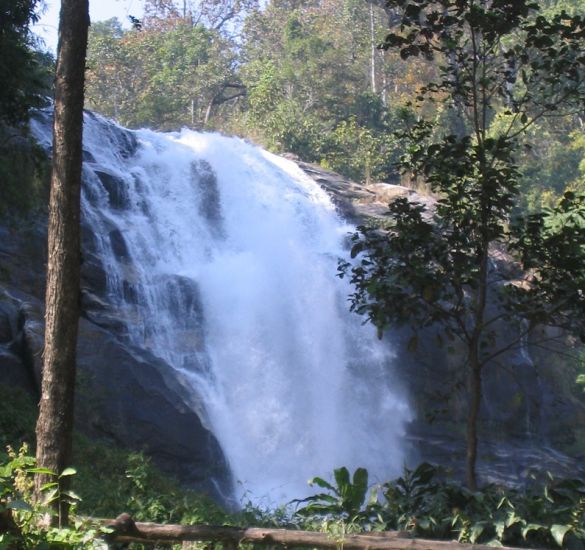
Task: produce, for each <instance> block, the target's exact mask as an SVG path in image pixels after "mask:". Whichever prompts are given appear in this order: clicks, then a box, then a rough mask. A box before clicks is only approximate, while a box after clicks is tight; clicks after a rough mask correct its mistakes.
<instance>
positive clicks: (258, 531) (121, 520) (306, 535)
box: [103, 514, 513, 550]
mask: <svg viewBox="0 0 585 550" xmlns="http://www.w3.org/2000/svg"><path fill="white" fill-rule="evenodd" d="M103 524H104V525H106V526H107V527H110V528H111V529H112V530H113V531H112V533H111V534H110V535H108V537H107V538H108V540H109V541H111V542H122V543H129V542H139V543H147V544H155V543H158V544H181V543H182V542H196V541H200V542H201V541H203V542H221V543H222V544H223V545H224V547H225V548H227V549H230V550H233V549H236V548H237V547H238V545H239V544H241V543H252V544H266V545H272V546H284V547H295V546H296V547H310V548H335V549H343V550H402V549H411V550H493V547H492V546H486V545H483V544H463V543H460V542H456V541H436V540H425V539H417V538H411V537H410V536H409V535H408V534H406V533H403V532H400V531H385V532H381V533H363V534H354V535H349V534H348V535H344V536H343V538H342V539H337V538H335V537H334V536H332V535H331V534H328V533H316V532H313V531H297V530H292V529H268V528H263V527H247V528H240V527H222V526H210V525H162V524H157V523H142V522H134V520H133V519H132V518H131V517H130V516H129V515H128V514H122V515H120V516H118V517H117V518H116V519H115V520H103ZM501 549H503V550H513V549H511V548H509V547H500V550H501Z"/></svg>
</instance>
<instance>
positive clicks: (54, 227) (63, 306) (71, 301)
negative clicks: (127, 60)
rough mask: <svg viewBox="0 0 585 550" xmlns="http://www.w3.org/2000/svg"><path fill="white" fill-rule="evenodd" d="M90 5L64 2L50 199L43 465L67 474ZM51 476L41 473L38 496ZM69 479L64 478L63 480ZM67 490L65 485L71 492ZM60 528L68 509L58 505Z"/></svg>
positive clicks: (40, 440) (40, 442)
mask: <svg viewBox="0 0 585 550" xmlns="http://www.w3.org/2000/svg"><path fill="white" fill-rule="evenodd" d="M88 26H89V6H88V0H63V1H62V2H61V13H60V22H59V45H58V55H57V70H56V77H55V113H54V122H53V165H52V175H51V195H50V201H49V235H48V262H47V289H46V295H45V306H46V311H45V348H44V361H43V379H42V386H41V402H40V412H39V418H38V421H37V427H36V433H37V464H38V466H39V467H42V468H48V469H50V470H52V471H53V472H56V473H60V472H61V471H63V469H64V468H65V467H67V466H68V465H69V463H70V460H71V450H72V432H73V398H74V385H75V352H76V342H77V327H78V320H79V293H80V289H79V285H80V227H79V219H80V189H81V163H82V132H83V98H84V89H83V88H84V76H85V55H86V49H87V33H88ZM49 478H50V476H46V475H38V476H37V479H36V482H35V489H36V496H37V498H42V495H41V494H40V493H41V491H40V488H41V486H42V485H43V484H44V483H46V482H47V481H48V480H49ZM68 479H69V478H68V477H66V478H63V482H64V483H65V482H66V480H68ZM65 488H66V487H63V486H62V487H61V489H62V490H64V489H65ZM55 508H56V511H57V512H58V516H57V521H56V523H57V522H58V523H60V524H66V523H67V515H68V507H67V505H66V503H64V502H63V501H60V502H56V503H55Z"/></svg>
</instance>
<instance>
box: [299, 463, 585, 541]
mask: <svg viewBox="0 0 585 550" xmlns="http://www.w3.org/2000/svg"><path fill="white" fill-rule="evenodd" d="M358 471H359V472H360V478H361V479H360V480H359V482H358V483H357V484H356V480H355V475H354V482H353V484H352V483H351V482H350V481H349V474H348V472H347V470H346V469H345V468H340V469H338V470H336V471H335V472H336V474H335V477H336V479H337V486H333V485H331V484H329V483H327V482H326V481H323V480H322V479H321V478H315V480H319V481H318V482H317V483H316V484H318V485H319V486H320V487H322V488H325V489H327V491H328V493H321V494H317V495H313V496H311V497H308V498H307V499H304V500H303V501H298V502H309V504H308V505H307V506H306V507H304V508H301V510H299V511H298V512H297V515H301V516H302V517H303V518H305V520H306V521H308V523H305V524H303V527H305V528H306V527H307V526H308V527H314V526H315V525H317V526H320V527H321V528H325V529H326V530H328V531H329V532H332V534H333V535H335V536H339V537H340V542H342V539H343V535H344V534H347V533H349V532H359V531H363V530H386V529H398V530H401V531H405V532H407V533H409V534H411V535H412V536H416V537H424V538H432V539H447V540H452V539H454V538H455V539H457V540H459V541H460V542H467V543H471V544H476V543H478V544H489V545H492V546H499V545H512V546H520V547H532V548H534V547H546V548H554V547H562V548H583V547H584V546H585V529H584V528H583V525H584V524H585V523H584V522H585V484H584V483H583V481H582V480H572V479H555V478H553V477H552V476H550V475H548V476H547V477H546V479H545V480H544V482H537V481H536V480H535V481H534V483H533V484H532V485H531V486H529V487H527V488H526V489H525V490H516V489H506V488H503V487H497V486H495V485H489V486H487V487H485V488H484V489H482V490H481V491H475V492H474V491H470V490H469V489H467V488H466V487H464V486H462V485H461V484H459V483H457V482H455V481H453V480H450V479H448V478H447V477H446V476H445V475H444V473H443V472H442V471H441V470H440V469H438V468H437V467H435V466H433V465H431V464H428V463H423V464H420V465H419V466H418V467H417V468H415V469H414V470H409V469H405V471H404V474H403V475H402V476H401V477H399V478H397V479H395V480H392V481H389V482H386V483H384V484H382V485H381V486H379V487H374V490H373V491H372V492H371V496H370V499H369V501H368V503H367V506H366V507H365V508H364V498H365V494H366V491H365V490H364V488H363V481H364V480H366V481H365V482H366V484H367V472H366V471H365V470H363V469H361V468H360V469H358V470H356V473H357V472H358ZM315 480H313V481H315ZM358 486H359V489H358ZM342 488H345V491H349V492H352V491H355V493H354V494H355V496H356V497H357V498H356V500H355V501H354V502H353V503H352V504H351V505H349V506H347V505H346V506H343V505H342V504H341V501H342V499H341V498H340V497H341V489H342ZM378 495H380V497H381V498H379V496H378ZM358 501H360V502H359V504H358ZM368 509H369V510H370V511H371V513H370V514H369V515H367V514H366V513H365V512H366V511H367V510H368ZM348 510H351V512H349V511H348ZM316 517H317V518H323V517H326V518H327V521H326V522H321V523H316V522H315V521H314V520H315V518H316Z"/></svg>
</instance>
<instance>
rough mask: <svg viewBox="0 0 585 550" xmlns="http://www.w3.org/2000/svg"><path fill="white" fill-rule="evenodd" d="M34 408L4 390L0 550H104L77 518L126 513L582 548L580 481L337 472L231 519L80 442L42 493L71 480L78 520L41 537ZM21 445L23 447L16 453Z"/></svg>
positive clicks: (133, 462)
mask: <svg viewBox="0 0 585 550" xmlns="http://www.w3.org/2000/svg"><path fill="white" fill-rule="evenodd" d="M35 409H36V407H35V404H34V402H33V401H32V399H31V398H30V397H29V396H28V395H27V394H25V393H24V392H20V391H18V390H15V389H14V388H10V389H8V388H6V387H3V386H1V385H0V444H1V445H2V449H6V448H7V447H6V446H7V445H9V446H10V447H9V450H8V452H4V453H3V452H2V451H1V450H0V549H3V548H95V547H104V546H103V543H102V542H100V541H101V537H102V536H103V532H102V530H100V528H99V527H96V525H92V524H91V523H88V522H87V521H82V520H80V519H79V518H81V517H84V516H91V517H108V518H113V517H116V516H117V515H118V514H120V513H122V512H128V513H129V514H130V515H131V516H132V517H133V518H134V519H135V520H137V521H153V522H158V523H181V524H185V525H187V524H196V523H204V524H208V525H238V526H259V527H280V528H282V527H286V528H289V529H307V530H316V531H322V532H326V533H328V534H329V535H330V536H331V537H333V538H334V539H335V540H339V541H340V544H342V543H343V539H344V538H345V537H346V536H348V535H350V534H352V533H359V532H364V531H384V530H389V529H397V530H401V531H405V532H407V533H408V534H410V535H411V536H413V537H422V538H433V539H450V540H451V539H457V540H459V541H460V542H468V543H485V544H491V545H494V546H498V545H503V544H504V545H509V546H519V547H531V548H554V547H557V548H561V547H562V548H568V549H571V550H578V549H581V550H584V549H585V482H584V481H583V480H571V479H555V478H553V477H552V476H549V477H548V478H547V480H546V481H545V482H544V483H543V482H542V481H538V482H537V481H536V480H535V481H534V484H533V485H532V486H529V487H527V488H525V489H524V490H513V489H509V488H504V487H498V486H494V485H490V486H486V487H484V488H483V489H482V490H481V491H478V492H472V491H469V490H468V489H466V488H465V487H463V486H462V485H461V484H459V483H457V482H455V481H453V480H451V479H449V478H447V477H445V476H444V474H443V472H442V471H441V470H440V469H438V468H437V467H435V466H432V465H430V464H421V465H420V466H418V467H417V468H416V469H414V470H408V469H406V470H405V471H404V474H403V475H402V476H401V477H399V478H397V479H395V480H393V481H389V482H387V483H384V484H380V485H375V486H370V485H369V484H368V472H367V471H366V470H365V469H363V468H358V469H357V470H356V471H355V472H354V474H353V476H352V475H350V472H349V471H348V470H347V469H346V468H339V469H337V470H335V471H334V475H333V479H332V480H331V481H327V480H325V479H323V478H319V477H316V478H314V479H313V480H312V484H313V485H315V486H317V487H318V488H319V489H320V492H317V493H316V494H314V495H313V496H310V497H308V498H306V499H302V500H297V501H293V502H292V503H289V506H287V507H283V508H279V509H276V510H274V509H269V508H266V509H263V508H260V507H258V506H256V505H253V504H251V503H250V502H248V503H247V504H245V505H243V506H242V508H241V510H239V511H238V512H237V513H227V512H226V511H224V510H223V509H222V508H221V507H220V506H218V505H217V504H215V503H214V502H213V501H211V500H210V499H209V498H208V497H206V496H204V495H200V494H198V493H196V492H194V491H191V490H189V489H185V488H184V487H182V486H181V485H180V484H179V483H178V482H177V481H175V480H173V479H170V478H169V477H168V476H167V475H165V474H163V473H161V472H160V471H159V470H158V469H157V468H155V467H154V466H153V465H152V464H151V462H150V460H149V459H148V458H147V457H145V456H144V455H142V454H140V453H136V452H130V451H128V450H121V449H114V448H112V447H109V446H107V445H104V444H103V443H100V442H96V441H91V440H89V439H88V438H86V437H84V436H81V435H79V434H76V439H75V448H76V454H75V459H74V463H75V466H76V470H73V469H67V470H66V471H64V472H61V473H60V475H57V473H55V474H54V482H53V483H52V487H48V489H49V490H50V492H49V495H48V496H49V497H51V498H54V496H55V495H54V491H55V488H57V489H58V487H59V479H60V477H62V476H65V475H73V474H75V478H74V481H75V483H74V489H75V491H76V493H71V501H72V504H73V505H74V508H73V512H74V515H73V517H74V518H75V521H74V522H73V523H72V526H71V528H69V529H51V530H48V531H47V530H41V529H39V527H38V521H36V519H35V518H37V517H38V516H39V515H40V514H43V513H46V512H47V510H48V508H47V506H44V507H42V506H41V507H40V508H39V507H38V506H37V507H35V506H36V505H34V506H33V504H32V500H31V494H32V473H34V471H35V469H34V458H32V457H30V456H29V454H30V453H28V452H27V450H28V448H34V424H35V418H36V414H35ZM23 441H24V442H28V445H27V444H26V443H25V444H24V446H21V442H23ZM18 449H20V450H18ZM77 493H78V494H77ZM8 509H10V510H11V514H12V516H13V517H14V518H15V521H16V523H17V524H18V526H19V528H20V530H21V534H20V535H19V537H20V538H19V540H18V543H17V544H16V545H15V544H14V542H15V539H14V536H15V535H14V534H11V533H10V532H9V531H6V530H5V532H2V513H3V512H5V511H6V510H8ZM292 510H294V513H293V512H292ZM133 547H134V548H140V546H139V545H134V546H133Z"/></svg>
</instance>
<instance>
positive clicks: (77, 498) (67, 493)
mask: <svg viewBox="0 0 585 550" xmlns="http://www.w3.org/2000/svg"><path fill="white" fill-rule="evenodd" d="M61 494H62V495H65V496H66V497H69V498H70V499H71V500H75V501H81V497H80V496H79V495H78V494H77V493H74V492H73V491H62V492H61Z"/></svg>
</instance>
